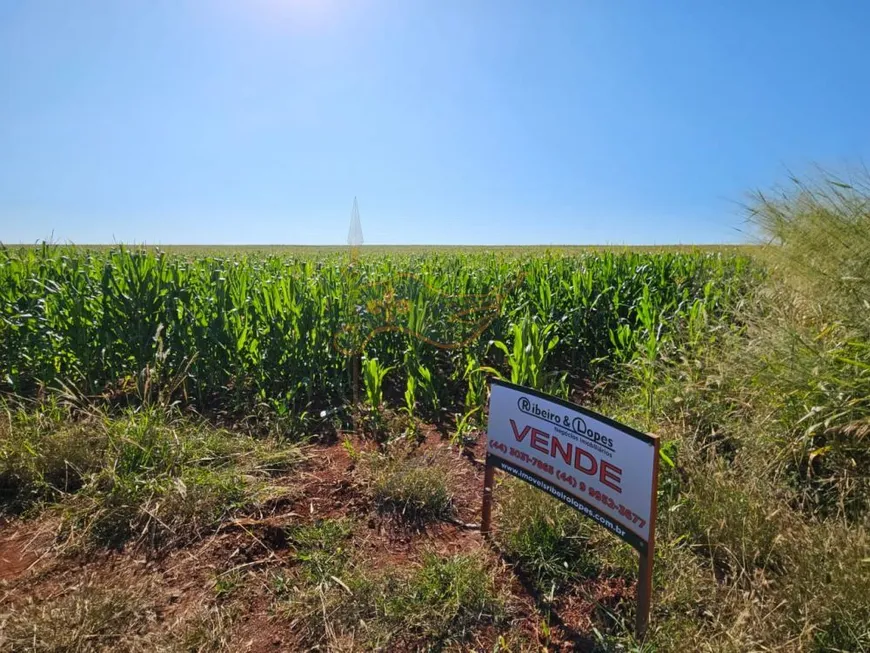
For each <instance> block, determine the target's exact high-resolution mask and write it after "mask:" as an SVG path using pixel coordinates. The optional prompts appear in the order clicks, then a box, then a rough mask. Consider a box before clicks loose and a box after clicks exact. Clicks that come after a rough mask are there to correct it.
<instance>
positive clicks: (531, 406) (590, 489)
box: [480, 380, 659, 639]
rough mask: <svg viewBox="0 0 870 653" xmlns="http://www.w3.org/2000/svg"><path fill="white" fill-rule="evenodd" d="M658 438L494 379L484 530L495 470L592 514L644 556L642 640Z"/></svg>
mask: <svg viewBox="0 0 870 653" xmlns="http://www.w3.org/2000/svg"><path fill="white" fill-rule="evenodd" d="M658 461H659V440H658V438H657V437H656V436H654V435H649V434H646V433H641V432H639V431H636V430H634V429H632V428H630V427H628V426H625V425H623V424H619V423H618V422H615V421H613V420H611V419H608V418H607V417H604V416H602V415H598V414H596V413H594V412H592V411H590V410H587V409H585V408H582V407H580V406H577V405H575V404H572V403H570V402H567V401H563V400H562V399H559V398H557V397H552V396H548V395H546V394H543V393H541V392H538V391H536V390H530V389H529V388H523V387H520V386H517V385H513V384H512V383H507V382H505V381H499V380H493V381H492V383H491V387H490V403H489V426H488V432H487V449H486V471H485V473H484V481H483V511H482V512H483V514H482V516H481V524H480V531H481V533H482V534H483V536H484V537H487V538H488V537H489V536H490V533H491V531H492V491H493V483H494V480H495V470H496V468H498V469H501V470H503V471H505V472H507V473H508V474H511V475H512V476H516V477H517V478H519V479H520V480H523V481H525V482H526V483H528V484H529V485H532V486H534V487H536V488H538V489H540V490H543V491H544V492H547V493H548V494H550V495H552V496H554V497H555V498H557V499H559V500H560V501H562V502H563V503H566V504H568V505H569V506H571V507H572V508H574V509H575V510H578V511H579V512H581V513H583V514H584V515H586V516H587V517H590V518H591V519H592V520H593V521H595V522H597V523H598V524H599V525H600V526H602V527H604V528H605V529H607V530H609V531H610V532H611V533H613V534H614V535H616V536H617V537H619V538H621V539H623V540H625V541H626V542H628V543H629V544H630V545H631V546H633V547H634V548H635V549H636V550H637V552H638V555H639V565H638V581H637V620H636V623H635V632H636V634H637V637H638V639H642V638H643V637H644V635H645V634H646V631H647V627H648V625H649V613H650V604H651V602H652V570H653V560H654V557H655V522H656V510H657V506H658V501H657V498H656V495H657V491H658Z"/></svg>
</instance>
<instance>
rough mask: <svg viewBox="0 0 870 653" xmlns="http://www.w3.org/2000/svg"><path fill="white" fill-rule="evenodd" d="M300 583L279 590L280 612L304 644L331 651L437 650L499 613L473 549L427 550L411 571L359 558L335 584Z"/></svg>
mask: <svg viewBox="0 0 870 653" xmlns="http://www.w3.org/2000/svg"><path fill="white" fill-rule="evenodd" d="M301 580H302V582H301V583H300V584H299V585H297V586H296V587H295V588H294V590H293V591H292V592H290V593H287V592H284V593H282V594H279V597H282V598H280V599H279V601H280V605H281V608H282V611H284V612H285V613H286V614H287V615H288V616H290V617H291V618H292V619H293V623H294V624H295V626H296V628H297V630H298V631H299V635H300V637H301V638H302V640H303V641H304V643H305V645H306V646H311V647H318V646H325V647H327V648H329V649H330V650H344V649H350V648H353V649H359V648H362V649H365V650H371V649H388V648H401V649H405V648H407V649H415V648H419V647H421V646H423V647H425V648H427V649H428V650H441V649H443V648H447V647H449V646H451V645H459V644H462V643H463V642H467V641H468V640H469V639H470V638H472V637H473V634H474V632H475V630H476V629H478V628H481V627H485V626H487V625H490V624H493V623H498V622H499V621H500V620H501V618H502V615H503V611H504V606H503V604H502V601H501V599H500V598H499V596H498V592H497V590H496V587H495V581H494V577H493V573H492V569H491V568H490V566H489V563H488V562H487V561H486V560H485V559H484V558H483V557H482V556H481V555H479V554H469V555H454V556H448V557H442V556H439V555H436V554H434V553H429V554H426V555H424V557H423V560H422V562H421V563H420V564H419V565H418V566H417V567H416V568H415V569H413V570H412V571H410V572H409V571H408V570H407V569H405V568H400V567H393V566H388V567H386V568H383V569H378V570H373V569H370V568H368V567H366V566H365V565H364V564H363V563H362V562H358V563H356V564H353V565H352V566H350V567H348V568H346V569H345V574H344V577H343V578H342V579H340V580H341V582H340V583H339V582H331V583H319V584H312V583H311V579H310V578H309V579H306V578H305V577H304V576H303V577H302V579H301ZM334 580H338V579H334Z"/></svg>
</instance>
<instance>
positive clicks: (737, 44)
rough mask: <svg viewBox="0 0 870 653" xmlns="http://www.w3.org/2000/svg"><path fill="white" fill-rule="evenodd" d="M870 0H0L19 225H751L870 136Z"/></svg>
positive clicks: (87, 232)
mask: <svg viewBox="0 0 870 653" xmlns="http://www.w3.org/2000/svg"><path fill="white" fill-rule="evenodd" d="M868 33H870V2H867V1H866V0H854V1H853V2H845V1H836V0H834V1H831V0H825V1H823V0H818V1H816V2H808V1H801V0H791V1H786V0H781V1H775V0H763V1H757V0H754V1H748V0H741V1H734V0H729V1H727V2H726V1H722V2H714V1H712V0H711V1H709V2H707V1H698V0H683V1H677V0H667V1H661V2H654V1H650V0H634V1H627V0H626V1H622V0H620V1H617V2H614V1H611V0H598V1H595V2H592V1H583V0H566V1H565V2H555V1H551V0H527V1H525V2H513V1H510V0H491V1H490V0H429V1H427V0H232V1H229V0H226V1H225V0H199V1H180V0H140V1H135V0H123V1H120V0H102V1H99V2H97V1H87V0H75V1H74V2H73V1H71V0H57V1H55V2H45V1H42V0H0V241H2V242H6V243H14V242H34V241H36V240H38V239H43V238H46V239H47V238H49V237H50V236H51V235H52V233H53V234H54V236H53V237H54V239H55V240H56V241H61V242H62V241H73V242H77V243H107V242H113V241H123V242H139V243H141V242H147V243H155V244H156V243H163V244H169V243H225V244H230V243H300V244H340V243H343V242H344V240H345V238H346V236H347V228H348V223H349V220H350V210H351V205H352V202H353V198H354V196H355V195H357V196H358V197H359V205H360V214H361V217H362V226H363V231H364V233H365V238H366V242H367V243H445V244H461V243H467V244H487V243H491V244H526V243H529V244H532V243H544V244H547V243H576V244H588V243H678V242H683V243H691V242H695V243H703V242H725V241H740V240H741V238H742V236H741V234H740V233H738V232H737V231H735V229H736V228H740V227H741V226H742V216H741V214H740V211H739V209H738V207H737V203H739V202H740V201H742V200H743V199H744V198H745V193H746V192H747V191H748V190H750V189H752V188H755V187H767V186H769V185H771V184H772V183H774V182H776V181H779V180H781V179H782V178H783V176H784V174H785V171H786V168H789V169H793V170H797V171H801V170H806V169H807V168H809V166H810V165H811V164H812V163H819V164H823V165H827V166H839V165H841V164H849V163H855V162H861V161H865V160H866V159H867V158H868V153H870V49H868V47H867V43H868V40H867V39H868Z"/></svg>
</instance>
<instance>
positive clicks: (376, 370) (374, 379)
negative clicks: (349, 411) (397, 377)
mask: <svg viewBox="0 0 870 653" xmlns="http://www.w3.org/2000/svg"><path fill="white" fill-rule="evenodd" d="M391 369H393V368H392V367H384V366H382V365H381V364H380V363H379V362H378V359H377V358H367V359H365V360H364V361H363V362H362V372H363V387H364V388H365V391H366V402H367V403H368V405H369V406H370V407H371V408H373V409H374V410H379V409H380V407H381V404H382V403H383V399H384V378H385V377H386V376H387V373H388V372H389V371H390V370H391Z"/></svg>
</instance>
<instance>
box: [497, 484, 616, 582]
mask: <svg viewBox="0 0 870 653" xmlns="http://www.w3.org/2000/svg"><path fill="white" fill-rule="evenodd" d="M496 506H497V510H498V514H497V516H496V518H495V523H496V525H497V529H496V531H495V538H496V541H497V542H498V544H499V546H500V547H501V549H502V550H503V551H504V553H505V555H506V556H507V558H508V559H509V560H511V561H512V562H514V563H515V564H516V565H517V568H518V569H519V571H520V572H521V573H522V574H523V575H525V576H527V577H528V579H529V580H530V581H531V583H532V585H533V586H534V587H535V588H536V589H537V591H538V592H540V593H542V594H544V595H548V596H550V597H552V595H553V594H554V593H555V592H556V591H557V590H558V589H560V588H562V587H563V586H565V585H566V584H568V583H570V582H571V581H573V580H576V579H578V578H583V577H589V576H592V575H594V574H596V573H597V572H598V569H599V565H598V563H597V562H596V559H597V558H596V555H595V553H594V552H593V551H592V550H591V549H590V547H589V538H590V534H591V530H592V528H591V527H590V524H589V523H588V522H586V521H584V519H583V517H582V516H581V515H580V514H579V513H578V512H577V511H576V510H571V509H570V508H568V507H567V506H564V505H562V504H560V503H559V502H557V501H556V500H555V499H553V498H551V497H548V496H546V495H544V494H542V493H541V492H540V491H539V490H536V489H535V488H532V487H530V486H528V485H526V484H524V483H520V482H517V481H514V480H512V479H508V480H506V481H505V482H504V483H502V485H501V487H499V489H498V501H497V502H496Z"/></svg>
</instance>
